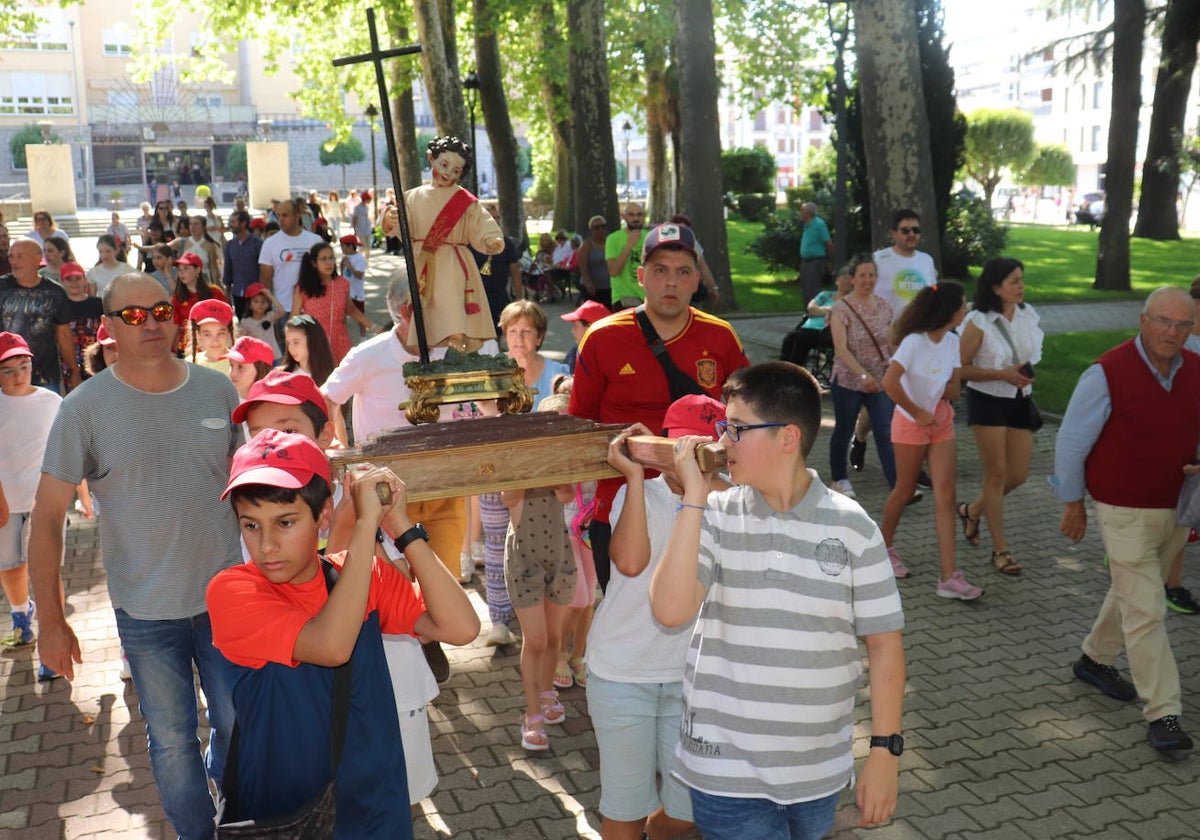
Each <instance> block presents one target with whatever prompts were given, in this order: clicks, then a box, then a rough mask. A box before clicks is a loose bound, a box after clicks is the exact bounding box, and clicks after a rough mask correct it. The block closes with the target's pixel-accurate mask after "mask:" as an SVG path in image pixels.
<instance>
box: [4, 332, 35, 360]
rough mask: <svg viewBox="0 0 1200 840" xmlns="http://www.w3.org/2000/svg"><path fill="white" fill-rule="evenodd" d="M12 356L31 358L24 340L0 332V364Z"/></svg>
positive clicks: (30, 351) (30, 352)
mask: <svg viewBox="0 0 1200 840" xmlns="http://www.w3.org/2000/svg"><path fill="white" fill-rule="evenodd" d="M13 356H30V357H32V356H33V351H32V350H30V349H29V345H28V344H27V343H26V341H25V339H23V338H22V337H21V336H19V335H17V334H16V333H10V332H0V362H3V361H4V360H5V359H11V358H12V357H13Z"/></svg>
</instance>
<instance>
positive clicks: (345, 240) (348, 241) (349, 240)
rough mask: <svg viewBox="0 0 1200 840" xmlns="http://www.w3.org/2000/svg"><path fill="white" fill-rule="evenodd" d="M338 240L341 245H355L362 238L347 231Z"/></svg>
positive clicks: (357, 244) (359, 242) (358, 243)
mask: <svg viewBox="0 0 1200 840" xmlns="http://www.w3.org/2000/svg"><path fill="white" fill-rule="evenodd" d="M338 242H341V243H342V244H343V245H354V246H355V247H357V246H359V245H361V244H362V240H361V239H359V238H358V237H357V236H355V235H354V234H353V233H347V234H346V235H345V236H343V237H342V238H341V239H339V240H338Z"/></svg>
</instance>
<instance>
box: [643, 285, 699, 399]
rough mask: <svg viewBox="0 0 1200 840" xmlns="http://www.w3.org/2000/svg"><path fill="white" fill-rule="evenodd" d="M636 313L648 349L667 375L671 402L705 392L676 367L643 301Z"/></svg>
mask: <svg viewBox="0 0 1200 840" xmlns="http://www.w3.org/2000/svg"><path fill="white" fill-rule="evenodd" d="M636 315H637V322H638V326H639V327H641V328H642V335H643V336H645V337H646V343H647V344H649V345H650V349H651V350H652V351H653V352H654V358H656V359H658V363H659V364H660V365H662V369H663V373H665V374H666V375H667V386H668V387H669V388H670V389H671V402H674V401H675V400H677V399H679V398H680V397H685V396H687V395H688V394H704V393H707V392H706V391H705V390H704V389H703V388H701V387H700V385H699V383H697V382H696V380H694V379H692V377H690V376H688V375H687V374H686V373H684V372H683V371H681V370H680V369H679V368H678V367H676V365H675V362H674V361H672V359H671V356H670V354H669V353H667V345H666V344H664V343H663V340H662V338H660V337H659V335H658V330H656V329H654V325H653V324H651V323H650V316H649V315H647V314H646V304H644V303H643V304H642V305H641V306H639V307H638V308H637V310H636Z"/></svg>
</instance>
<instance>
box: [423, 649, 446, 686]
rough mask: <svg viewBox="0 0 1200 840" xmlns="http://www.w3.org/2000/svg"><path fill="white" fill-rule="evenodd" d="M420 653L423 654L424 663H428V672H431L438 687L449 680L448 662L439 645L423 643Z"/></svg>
mask: <svg viewBox="0 0 1200 840" xmlns="http://www.w3.org/2000/svg"><path fill="white" fill-rule="evenodd" d="M421 652H422V653H424V654H425V661H426V662H428V663H429V670H431V671H433V678H434V679H435V680H437V682H438V685H441V684H442V683H444V682H445V681H446V680H448V679H450V660H449V659H447V658H446V652H445V651H444V650H442V646H441V644H440V643H438V642H425V643H424V644H423V645H421Z"/></svg>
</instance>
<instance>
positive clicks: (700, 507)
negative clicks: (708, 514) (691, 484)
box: [675, 502, 708, 513]
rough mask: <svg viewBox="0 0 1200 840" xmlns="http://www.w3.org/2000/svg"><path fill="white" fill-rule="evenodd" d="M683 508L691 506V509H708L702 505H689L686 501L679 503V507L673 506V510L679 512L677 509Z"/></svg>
mask: <svg viewBox="0 0 1200 840" xmlns="http://www.w3.org/2000/svg"><path fill="white" fill-rule="evenodd" d="M684 508H691V509H692V510H708V508H706V507H705V506H704V505H689V504H688V503H687V502H683V503H682V504H680V505H679V507H677V508H675V512H676V513H679V511H681V510H683V509H684Z"/></svg>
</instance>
